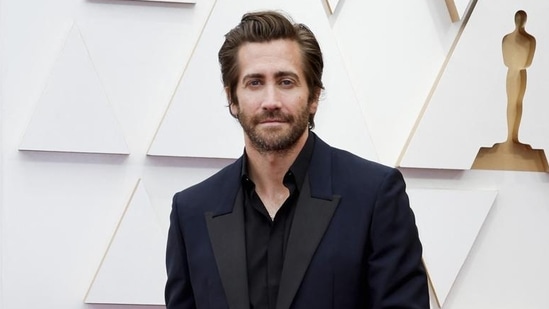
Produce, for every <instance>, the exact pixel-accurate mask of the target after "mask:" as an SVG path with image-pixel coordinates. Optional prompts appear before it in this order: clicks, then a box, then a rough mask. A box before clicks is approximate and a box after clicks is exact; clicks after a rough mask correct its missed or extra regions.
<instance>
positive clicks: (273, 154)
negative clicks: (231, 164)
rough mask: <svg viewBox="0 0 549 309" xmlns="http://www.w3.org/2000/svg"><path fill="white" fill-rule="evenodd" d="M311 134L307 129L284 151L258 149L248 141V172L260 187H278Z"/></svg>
mask: <svg viewBox="0 0 549 309" xmlns="http://www.w3.org/2000/svg"><path fill="white" fill-rule="evenodd" d="M308 136H309V130H306V131H305V132H304V133H303V135H302V136H301V137H300V138H299V139H298V141H297V142H296V143H295V145H294V146H293V147H291V148H290V149H286V150H284V151H269V152H262V151H258V150H257V149H255V148H254V147H251V146H250V143H246V154H247V156H248V172H249V174H250V178H251V179H252V180H253V181H254V183H255V184H256V186H258V187H266V188H269V187H276V186H278V185H282V181H283V179H284V175H285V174H286V172H287V171H288V169H289V168H290V166H291V165H292V163H293V162H294V161H295V159H296V158H297V156H298V155H299V152H300V151H301V149H303V146H304V145H305V142H306V141H307V138H308Z"/></svg>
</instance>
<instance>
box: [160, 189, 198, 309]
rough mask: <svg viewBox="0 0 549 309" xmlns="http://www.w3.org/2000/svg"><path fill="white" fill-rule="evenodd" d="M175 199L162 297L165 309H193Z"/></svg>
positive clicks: (193, 303) (185, 255)
mask: <svg viewBox="0 0 549 309" xmlns="http://www.w3.org/2000/svg"><path fill="white" fill-rule="evenodd" d="M176 197H177V195H176V196H175V197H174V199H173V203H172V211H171V214H170V228H169V231H168V243H167V247H166V270H167V274H168V279H167V281H166V288H165V295H164V296H165V301H166V309H194V308H196V306H195V301H194V296H193V290H192V286H191V280H190V276H189V268H188V264H187V252H186V248H185V241H184V239H183V233H182V230H181V226H180V216H179V214H178V207H177V202H176V200H177V199H176Z"/></svg>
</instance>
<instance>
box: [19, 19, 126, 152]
mask: <svg viewBox="0 0 549 309" xmlns="http://www.w3.org/2000/svg"><path fill="white" fill-rule="evenodd" d="M19 150H36V151H61V152H85V153H111V154H128V153H129V151H128V147H127V145H126V142H125V140H124V136H123V134H122V131H121V130H120V127H119V124H118V122H117V119H116V117H115V115H114V112H113V110H112V107H111V105H110V102H109V100H108V98H107V96H106V95H105V91H104V90H103V86H102V85H101V81H100V79H99V76H98V75H97V73H96V71H95V68H94V64H93V62H92V59H91V58H90V56H89V53H88V50H87V48H86V45H85V43H84V40H83V38H82V35H81V33H80V31H79V29H78V27H77V25H76V24H74V25H73V27H72V29H71V31H70V33H69V35H68V37H67V40H66V42H65V45H64V48H63V50H62V51H61V53H60V55H59V57H58V59H57V61H56V62H55V64H54V67H53V69H52V72H51V77H50V80H49V82H48V83H47V85H46V87H45V89H44V92H43V93H42V96H41V97H40V99H39V101H38V104H37V107H36V109H35V111H34V114H33V116H32V119H31V122H30V124H29V126H28V128H27V131H26V133H25V135H24V137H23V140H22V142H21V145H20V147H19Z"/></svg>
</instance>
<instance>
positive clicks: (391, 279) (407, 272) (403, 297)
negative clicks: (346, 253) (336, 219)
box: [368, 169, 429, 309]
mask: <svg viewBox="0 0 549 309" xmlns="http://www.w3.org/2000/svg"><path fill="white" fill-rule="evenodd" d="M370 235H371V248H370V250H371V252H370V256H369V260H368V285H369V289H370V291H369V292H370V293H369V295H370V303H371V308H372V309H381V308H410V309H412V308H415V309H419V308H422V309H423V308H429V291H428V286H427V277H426V274H425V269H424V267H423V262H422V247H421V243H420V241H419V237H418V232H417V227H416V225H415V219H414V215H413V213H412V210H411V209H410V206H409V201H408V196H407V195H406V193H405V183H404V179H403V178H402V174H401V173H400V172H399V171H398V170H397V169H392V171H391V172H389V173H388V174H387V176H386V177H385V179H384V180H383V182H382V183H381V185H380V188H379V191H378V195H377V198H376V202H375V206H374V212H373V218H372V225H371V234H370Z"/></svg>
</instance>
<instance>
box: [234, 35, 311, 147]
mask: <svg viewBox="0 0 549 309" xmlns="http://www.w3.org/2000/svg"><path fill="white" fill-rule="evenodd" d="M301 58H302V57H301V54H300V50H299V46H298V44H297V43H296V42H294V41H290V40H274V41H270V42H264V43H246V44H244V45H243V46H241V47H240V49H239V51H238V63H239V70H240V75H239V79H238V84H237V87H236V97H237V98H238V104H231V106H230V108H231V112H232V114H233V115H236V116H237V117H238V119H239V121H240V124H241V125H242V128H243V129H244V133H245V140H246V145H250V146H251V147H253V148H255V149H256V150H257V151H259V152H275V151H285V150H288V149H291V148H292V147H293V146H294V145H295V144H296V143H297V141H298V140H299V139H300V138H304V137H305V136H306V135H305V134H306V132H307V127H308V120H309V114H311V113H315V112H316V108H317V106H318V102H316V101H315V102H307V100H308V97H309V89H308V87H307V83H306V81H305V76H304V75H303V65H302V59H301Z"/></svg>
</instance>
